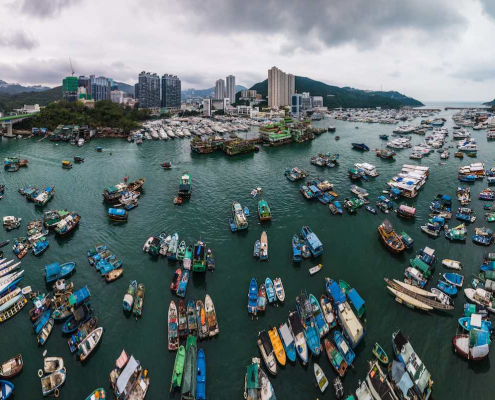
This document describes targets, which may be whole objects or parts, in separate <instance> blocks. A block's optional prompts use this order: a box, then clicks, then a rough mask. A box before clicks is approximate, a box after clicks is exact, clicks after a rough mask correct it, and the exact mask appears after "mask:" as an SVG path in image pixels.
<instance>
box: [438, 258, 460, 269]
mask: <svg viewBox="0 0 495 400" xmlns="http://www.w3.org/2000/svg"><path fill="white" fill-rule="evenodd" d="M442 265H444V266H445V267H446V268H450V269H458V270H460V269H462V264H461V263H460V262H459V261H455V260H450V259H448V258H446V259H444V260H442Z"/></svg>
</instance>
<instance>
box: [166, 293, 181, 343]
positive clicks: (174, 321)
mask: <svg viewBox="0 0 495 400" xmlns="http://www.w3.org/2000/svg"><path fill="white" fill-rule="evenodd" d="M178 326H179V325H178V317H177V306H176V305H175V302H174V301H173V300H172V301H170V305H169V306H168V349H169V350H170V351H175V350H177V349H178V348H179V330H178Z"/></svg>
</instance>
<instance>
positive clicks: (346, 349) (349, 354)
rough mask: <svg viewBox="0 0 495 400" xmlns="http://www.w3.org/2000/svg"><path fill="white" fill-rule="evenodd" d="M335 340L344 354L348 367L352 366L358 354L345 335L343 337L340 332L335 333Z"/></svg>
mask: <svg viewBox="0 0 495 400" xmlns="http://www.w3.org/2000/svg"><path fill="white" fill-rule="evenodd" d="M333 339H334V341H335V345H336V346H337V349H338V350H339V352H340V354H342V356H343V357H344V358H345V361H346V363H347V365H352V362H353V361H354V358H355V357H356V354H355V353H354V351H353V350H352V348H351V346H349V343H347V341H346V340H345V338H344V335H342V333H340V331H335V332H334V333H333Z"/></svg>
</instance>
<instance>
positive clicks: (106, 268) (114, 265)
mask: <svg viewBox="0 0 495 400" xmlns="http://www.w3.org/2000/svg"><path fill="white" fill-rule="evenodd" d="M121 266H122V260H115V261H111V262H108V261H107V260H105V265H103V266H102V267H101V268H100V274H101V275H105V274H107V273H109V272H110V271H113V270H114V269H118V268H120V267H121Z"/></svg>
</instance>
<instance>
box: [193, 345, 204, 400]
mask: <svg viewBox="0 0 495 400" xmlns="http://www.w3.org/2000/svg"><path fill="white" fill-rule="evenodd" d="M196 365H197V374H196V379H197V383H196V397H195V399H196V400H206V358H205V352H204V350H203V349H199V350H198V356H197V364H196Z"/></svg>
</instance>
